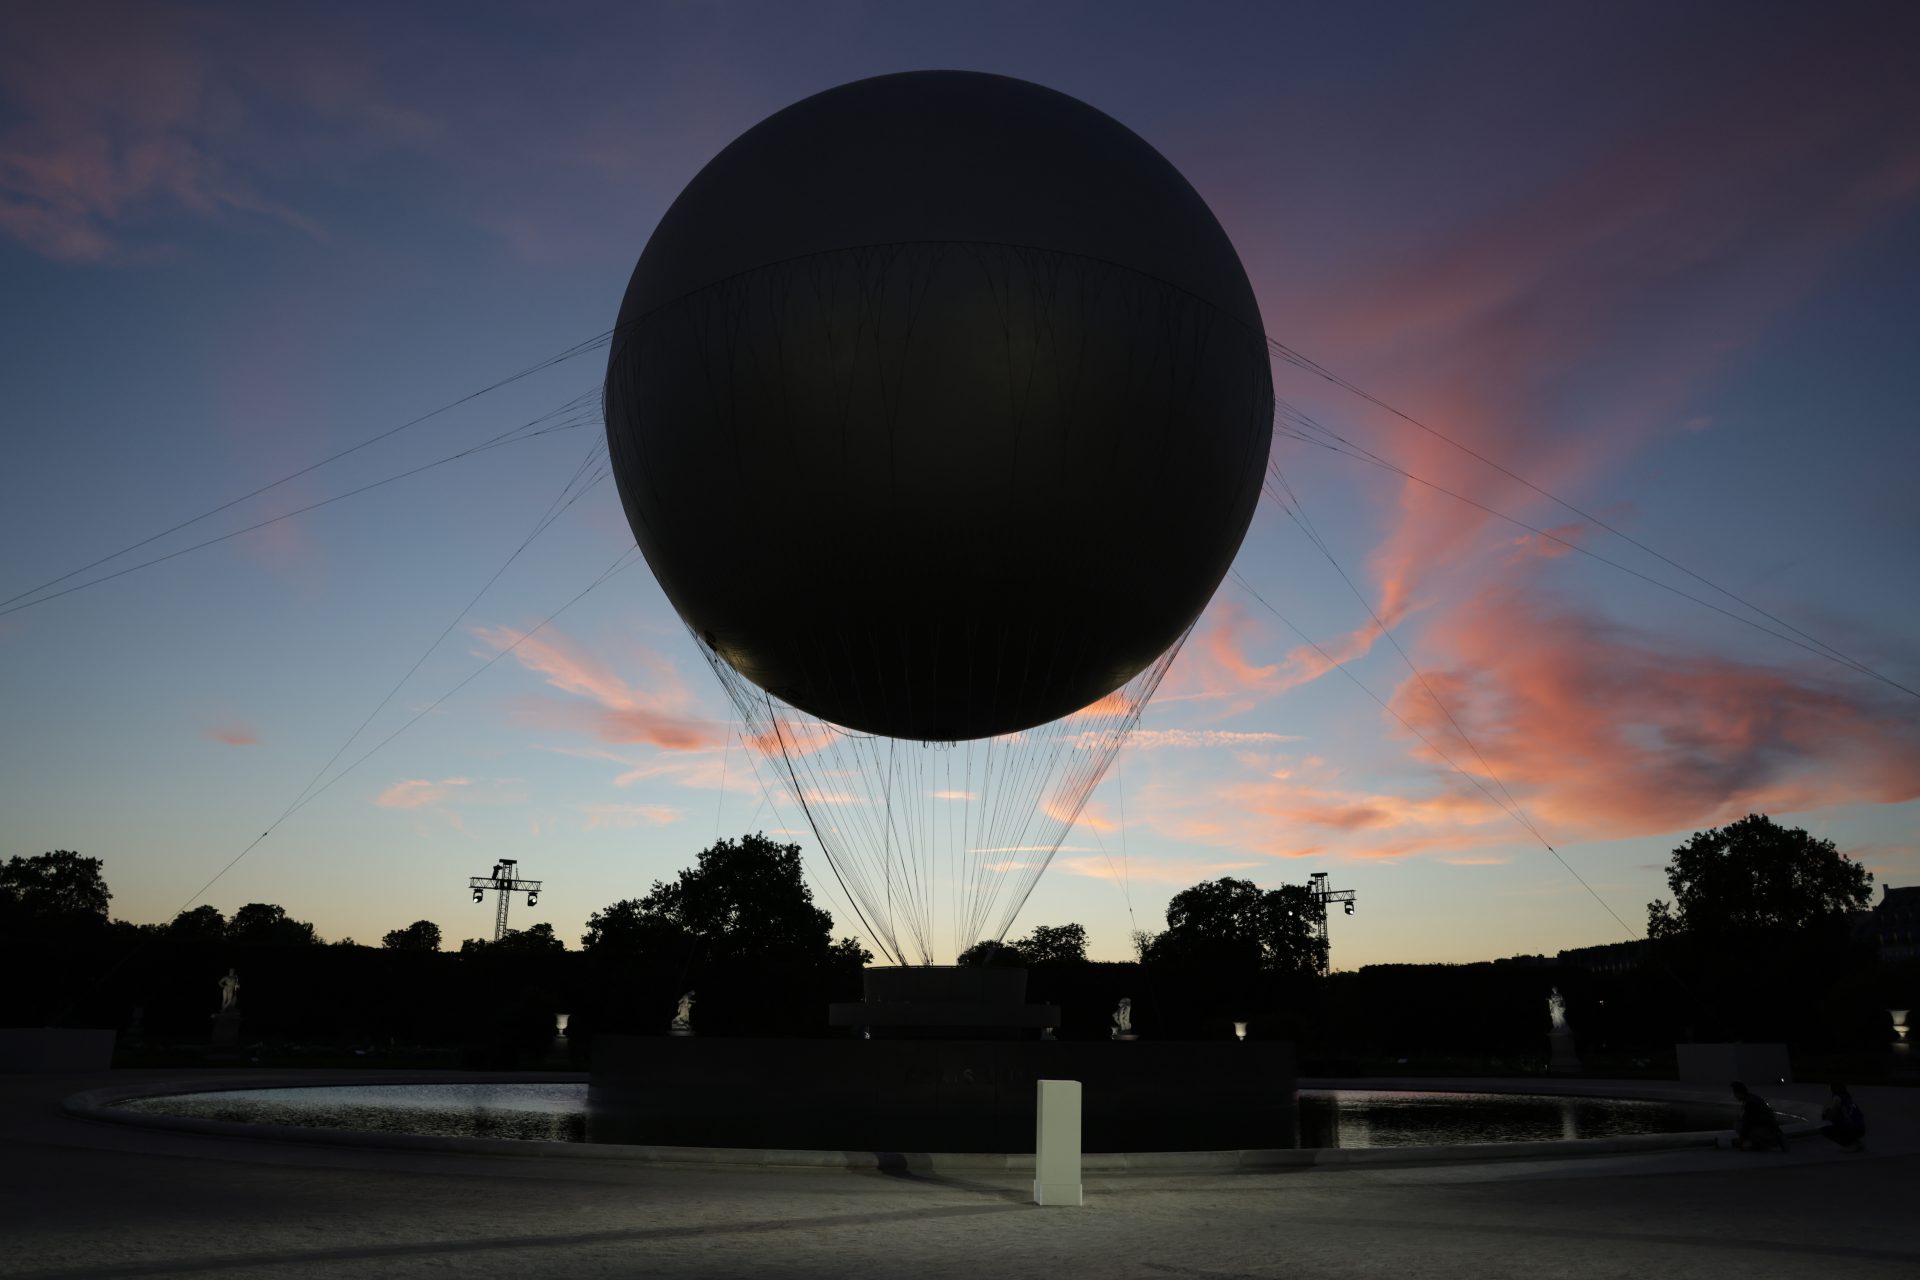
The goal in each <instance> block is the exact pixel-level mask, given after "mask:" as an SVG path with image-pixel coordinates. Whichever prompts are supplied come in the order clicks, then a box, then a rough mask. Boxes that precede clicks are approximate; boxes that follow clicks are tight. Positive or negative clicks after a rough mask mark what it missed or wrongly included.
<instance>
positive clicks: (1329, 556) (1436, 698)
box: [1270, 463, 1545, 840]
mask: <svg viewBox="0 0 1920 1280" xmlns="http://www.w3.org/2000/svg"><path fill="white" fill-rule="evenodd" d="M1270 465H1272V466H1273V469H1274V474H1275V476H1276V477H1277V478H1278V479H1279V481H1280V487H1281V488H1283V489H1285V490H1286V492H1287V497H1288V498H1289V499H1291V500H1292V505H1291V506H1286V505H1284V504H1283V505H1282V508H1281V509H1282V510H1284V511H1285V512H1286V514H1287V518H1288V519H1290V520H1292V521H1293V522H1294V524H1295V525H1296V526H1298V527H1299V528H1300V529H1301V531H1302V532H1304V533H1305V534H1306V535H1307V537H1308V539H1309V540H1311V541H1312V543H1313V544H1314V546H1316V547H1318V548H1319V549H1320V554H1321V555H1322V556H1325V557H1326V561H1327V563H1328V564H1330V565H1332V566H1333V571H1334V572H1335V573H1337V574H1339V575H1340V581H1342V582H1344V583H1345V584H1346V586H1347V590H1348V591H1349V592H1350V593H1352V595H1353V598H1354V599H1355V600H1358V601H1359V602H1360V607H1361V608H1363V609H1365V610H1366V611H1367V616H1368V617H1369V618H1371V619H1372V620H1373V625H1374V626H1375V627H1376V628H1378V630H1379V633H1380V634H1381V635H1382V636H1385V637H1386V640H1387V643H1388V644H1390V645H1392V646H1393V651H1394V652H1395V653H1397V654H1399V655H1400V661H1402V662H1404V663H1406V665H1407V670H1409V671H1411V672H1413V675H1414V679H1416V680H1418V681H1419V682H1420V687H1421V688H1422V689H1425V690H1426V691H1427V697H1429V698H1431V699H1433V705H1434V706H1436V707H1438V708H1440V714H1442V715H1444V716H1445V717H1446V718H1447V723H1448V724H1450V725H1452V726H1453V731H1454V732H1455V733H1457V734H1459V735H1460V740H1461V741H1462V742H1464V743H1466V744H1467V749H1468V750H1469V751H1471V752H1473V756H1474V759H1476V760H1478V761H1479V762H1480V767H1481V768H1483V769H1485V770H1486V772H1487V776H1488V777H1489V778H1492V779H1493V783H1494V785H1495V786H1497V787H1499V788H1500V794H1501V795H1503V796H1505V797H1506V800H1507V803H1508V804H1509V805H1510V806H1511V807H1512V810H1513V812H1514V814H1515V815H1516V816H1518V817H1519V819H1520V821H1521V822H1522V823H1524V824H1525V826H1526V827H1527V829H1528V830H1530V831H1532V832H1533V833H1534V834H1535V835H1536V836H1539V835H1540V832H1539V829H1538V828H1537V827H1535V826H1534V824H1533V820H1532V819H1531V818H1530V817H1528V816H1527V813H1526V810H1525V809H1524V808H1523V807H1522V806H1521V804H1520V802H1519V801H1518V800H1516V799H1514V796H1513V793H1512V792H1511V791H1509V790H1508V789H1507V784H1506V782H1505V781H1503V780H1502V779H1501V777H1500V775H1499V773H1498V772H1496V771H1495V770H1494V767H1493V765H1492V763H1490V762H1489V761H1488V760H1487V757H1486V756H1485V755H1484V754H1483V753H1482V752H1481V750H1480V747H1479V745H1478V744H1477V743H1475V742H1474V740H1473V739H1472V738H1471V737H1469V736H1468V735H1467V731H1466V729H1465V727H1464V726H1462V725H1461V723H1460V721H1459V720H1457V719H1455V717H1454V714H1453V711H1452V709H1450V708H1449V707H1448V706H1447V704H1446V703H1445V702H1443V701H1441V699H1440V694H1439V693H1438V692H1437V691H1436V690H1435V689H1434V687H1433V685H1432V684H1430V683H1429V682H1428V680H1427V675H1426V672H1424V671H1422V670H1420V668H1419V667H1417V666H1415V665H1414V661H1413V659H1412V658H1410V657H1409V656H1407V651H1406V650H1405V649H1404V648H1402V647H1401V645H1400V640H1399V638H1398V637H1396V636H1395V635H1394V634H1393V629H1392V628H1391V627H1389V626H1388V625H1387V624H1386V622H1385V620H1384V619H1382V618H1381V617H1380V614H1379V613H1378V612H1377V611H1376V610H1375V609H1374V607H1373V603H1372V601H1370V600H1368V599H1367V597H1366V595H1365V594H1364V593H1363V592H1362V591H1361V590H1360V588H1359V587H1358V586H1356V585H1355V584H1354V581H1353V579H1352V578H1351V577H1349V576H1348V575H1347V571H1346V569H1345V568H1344V567H1342V566H1341V564H1340V561H1339V560H1337V559H1336V558H1335V557H1334V554H1333V548H1332V547H1330V546H1328V545H1327V541H1326V539H1324V538H1322V537H1321V536H1320V532H1319V530H1317V529H1315V528H1314V527H1313V520H1312V518H1311V517H1310V516H1308V515H1307V509H1306V507H1305V505H1304V504H1302V503H1301V501H1300V496H1299V495H1298V494H1296V493H1295V492H1294V491H1293V486H1292V485H1290V484H1288V483H1287V477H1286V473H1285V472H1284V471H1282V470H1280V467H1279V465H1278V464H1277V463H1275V464H1270ZM1541 838H1542V839H1543V840H1544V839H1545V837H1544V836H1542V837H1541Z"/></svg>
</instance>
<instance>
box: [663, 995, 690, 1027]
mask: <svg viewBox="0 0 1920 1280" xmlns="http://www.w3.org/2000/svg"><path fill="white" fill-rule="evenodd" d="M669 1029H670V1030H673V1031H677V1032H680V1033H681V1034H682V1035H687V1034H691V1033H692V1031H693V992H691V991H689V992H687V993H686V994H685V995H683V996H681V997H680V1004H679V1007H678V1009H677V1010H676V1011H675V1013H674V1015H673V1023H672V1024H671V1026H670V1028H669Z"/></svg>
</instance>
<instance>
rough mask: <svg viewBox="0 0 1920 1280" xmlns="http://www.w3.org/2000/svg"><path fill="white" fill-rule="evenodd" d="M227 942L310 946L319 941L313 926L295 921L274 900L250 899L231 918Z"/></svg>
mask: <svg viewBox="0 0 1920 1280" xmlns="http://www.w3.org/2000/svg"><path fill="white" fill-rule="evenodd" d="M227 941H228V942H232V943H236V944H238V945H240V946H243V947H308V946H312V945H313V944H314V943H316V942H318V941H319V937H318V936H317V935H316V934H315V933H314V931H313V926H312V925H311V924H308V923H307V922H306V921H305V920H295V919H294V918H293V917H292V916H289V915H288V914H287V909H286V908H285V907H283V906H280V905H279V904H277V903H272V902H249V903H248V904H247V905H246V906H244V907H241V908H240V909H239V910H238V911H236V912H234V913H233V919H231V920H229V921H227Z"/></svg>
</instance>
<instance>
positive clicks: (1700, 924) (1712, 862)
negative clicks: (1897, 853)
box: [1647, 813, 1873, 938]
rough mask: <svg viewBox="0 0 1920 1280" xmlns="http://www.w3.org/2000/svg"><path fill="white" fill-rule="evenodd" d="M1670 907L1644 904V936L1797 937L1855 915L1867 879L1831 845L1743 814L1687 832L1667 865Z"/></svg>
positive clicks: (1868, 889)
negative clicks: (1779, 933) (1776, 933)
mask: <svg viewBox="0 0 1920 1280" xmlns="http://www.w3.org/2000/svg"><path fill="white" fill-rule="evenodd" d="M1667 887H1668V889H1669V890H1671V891H1672V893H1673V902H1672V904H1668V903H1667V902H1664V901H1654V902H1650V903H1648V904H1647V933H1648V935H1649V936H1651V937H1654V938H1671V937H1676V936H1679V935H1681V934H1695V935H1708V936H1710V935H1722V934H1730V933H1747V932H1753V931H1758V930H1783V931H1802V930H1807V929H1810V928H1812V927H1814V926H1816V925H1820V924H1825V923H1832V922H1833V921H1835V920H1837V919H1839V918H1842V917H1844V916H1845V914H1846V913H1847V912H1849V911H1859V910H1863V909H1864V908H1865V907H1866V906H1867V903H1868V902H1869V901H1870V900H1871V898H1872V896H1873V874H1872V873H1871V872H1869V871H1868V870H1867V869H1866V868H1865V867H1863V866H1861V865H1860V864H1859V863H1857V862H1853V861H1851V860H1849V859H1848V858H1846V857H1845V856H1844V855H1842V854H1841V853H1840V852H1839V851H1838V850H1837V849H1836V848H1835V847H1834V844H1833V841H1831V840H1821V839H1816V838H1815V837H1814V836H1811V835H1809V834H1808V833H1807V832H1806V831H1804V830H1802V829H1801V828H1799V827H1782V826H1780V825H1778V824H1777V823H1775V822H1774V821H1773V820H1772V819H1770V818H1768V817H1766V816H1765V815H1764V814H1757V813H1756V814H1749V815H1748V816H1746V817H1744V818H1742V819H1741V820H1740V821H1738V822H1735V823H1733V824H1731V825H1729V826H1726V827H1719V828H1714V829H1711V830H1708V831H1698V832H1695V833H1694V835H1693V837H1692V838H1691V839H1690V840H1688V841H1687V843H1685V844H1683V845H1681V846H1680V847H1679V848H1678V849H1675V850H1674V851H1673V857H1672V859H1671V860H1670V861H1669V862H1668V864H1667Z"/></svg>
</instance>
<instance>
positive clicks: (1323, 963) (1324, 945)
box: [1307, 871, 1360, 978]
mask: <svg viewBox="0 0 1920 1280" xmlns="http://www.w3.org/2000/svg"><path fill="white" fill-rule="evenodd" d="M1307 892H1308V893H1310V894H1311V895H1312V896H1313V908H1314V926H1315V927H1316V928H1317V929H1318V930H1319V932H1320V976H1321V977H1323V978H1324V977H1326V976H1327V971H1328V970H1329V969H1331V968H1333V945H1332V943H1331V942H1330V941H1329V939H1328V937H1327V904H1328V903H1329V902H1337V903H1339V904H1340V905H1341V907H1343V908H1344V909H1345V910H1346V913H1347V914H1348V915H1352V914H1353V911H1354V905H1353V904H1354V903H1355V902H1357V901H1359V897H1360V895H1359V894H1357V893H1355V892H1354V891H1353V890H1352V889H1329V888H1327V873H1326V872H1324V871H1316V872H1314V873H1313V875H1311V876H1310V877H1308V879H1307Z"/></svg>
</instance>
